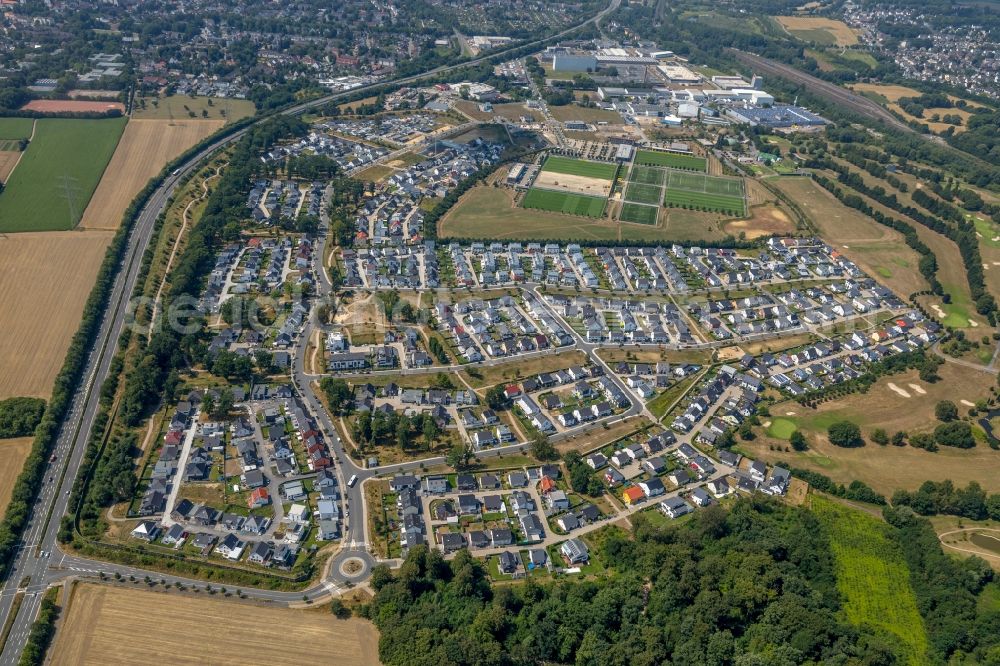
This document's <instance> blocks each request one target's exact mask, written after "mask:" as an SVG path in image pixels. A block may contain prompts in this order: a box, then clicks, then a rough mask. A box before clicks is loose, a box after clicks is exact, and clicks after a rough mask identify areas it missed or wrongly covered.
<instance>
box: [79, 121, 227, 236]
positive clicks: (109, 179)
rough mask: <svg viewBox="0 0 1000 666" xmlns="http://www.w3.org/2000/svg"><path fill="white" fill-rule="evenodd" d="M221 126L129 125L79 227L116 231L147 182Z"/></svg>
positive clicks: (198, 123)
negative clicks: (126, 210) (133, 200)
mask: <svg viewBox="0 0 1000 666" xmlns="http://www.w3.org/2000/svg"><path fill="white" fill-rule="evenodd" d="M224 124H225V121H223V120H174V121H170V120H132V121H129V124H128V125H126V126H125V132H124V134H122V138H121V140H119V141H118V147H117V148H116V149H115V154H114V155H113V156H112V157H111V161H110V162H109V163H108V168H107V169H105V170H104V176H103V177H102V178H101V183H100V184H99V185H98V186H97V190H96V191H95V192H94V196H93V197H92V198H91V200H90V204H89V205H88V206H87V210H86V211H85V212H84V214H83V219H82V220H80V226H81V227H83V228H85V229H117V228H118V225H119V224H121V221H122V216H123V215H124V214H125V209H126V208H128V205H129V204H130V203H132V199H134V198H135V195H136V194H138V193H139V191H140V190H141V189H142V188H144V187H145V186H146V183H147V182H149V179H150V178H152V177H153V176H155V175H156V174H158V173H159V172H160V169H162V168H163V166H164V165H165V164H167V163H168V162H169V161H170V160H172V159H174V158H175V157H177V156H178V155H180V154H181V153H183V152H184V151H185V150H187V149H188V148H190V147H191V146H193V145H194V144H196V143H198V142H199V141H201V140H202V139H204V138H205V137H206V136H208V135H209V134H211V133H212V132H214V131H216V130H217V129H219V128H220V127H222V126H223V125H224Z"/></svg>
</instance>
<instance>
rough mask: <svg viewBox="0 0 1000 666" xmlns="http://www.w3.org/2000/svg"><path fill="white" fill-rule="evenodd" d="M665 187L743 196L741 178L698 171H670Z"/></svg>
mask: <svg viewBox="0 0 1000 666" xmlns="http://www.w3.org/2000/svg"><path fill="white" fill-rule="evenodd" d="M667 187H671V188H674V189H680V190H689V191H691V192H704V193H706V194H725V195H729V196H739V197H742V196H743V180H742V179H740V178H723V177H721V176H708V175H706V174H700V173H684V172H681V171H671V172H670V178H669V179H667Z"/></svg>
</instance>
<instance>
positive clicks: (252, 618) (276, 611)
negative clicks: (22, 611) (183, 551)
mask: <svg viewBox="0 0 1000 666" xmlns="http://www.w3.org/2000/svg"><path fill="white" fill-rule="evenodd" d="M324 610H325V609H317V610H289V609H283V608H266V607H258V606H253V605H249V604H244V603H237V602H234V601H230V600H226V599H220V598H215V597H208V596H205V597H192V596H182V595H180V594H176V593H165V592H148V591H145V590H137V589H122V588H116V587H106V586H101V585H80V586H78V587H77V588H76V589H75V590H74V591H73V595H72V598H71V600H70V604H69V609H68V611H67V612H64V614H63V619H62V622H63V624H62V626H61V627H60V629H59V631H58V633H57V634H56V638H55V642H54V643H53V645H52V648H51V650H50V652H51V655H52V659H51V662H50V663H51V664H52V665H53V666H62V665H64V664H65V665H69V664H73V665H74V666H75V665H77V664H100V665H101V666H109V665H111V664H156V663H162V664H174V665H177V664H191V665H192V666H194V665H199V666H200V665H201V664H213V665H219V664H234V665H239V666H245V665H246V664H270V665H272V666H281V665H282V664H288V665H289V666H300V664H311V663H329V664H338V665H340V666H376V665H377V664H378V663H379V660H378V631H377V630H376V629H375V627H374V626H373V625H372V624H371V623H369V622H368V621H366V620H361V619H356V618H352V619H349V620H338V619H336V618H335V617H333V615H331V614H330V613H328V612H324Z"/></svg>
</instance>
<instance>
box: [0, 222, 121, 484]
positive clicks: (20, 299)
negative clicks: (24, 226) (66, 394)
mask: <svg viewBox="0 0 1000 666" xmlns="http://www.w3.org/2000/svg"><path fill="white" fill-rule="evenodd" d="M111 237H112V232H110V231H97V230H89V231H43V232H31V233H20V234H5V235H3V236H2V237H0V312H2V313H3V316H2V318H0V340H2V341H3V342H2V344H0V399H4V398H9V397H12V396H37V397H40V398H46V399H47V398H48V397H49V394H50V393H51V391H52V382H53V380H55V376H56V374H57V373H58V372H59V368H60V367H62V363H63V359H64V357H65V355H66V348H67V347H68V346H69V342H70V340H71V339H72V338H73V334H74V333H76V330H77V328H78V327H79V326H80V317H81V316H82V314H83V305H84V301H86V300H87V296H88V295H89V294H90V290H91V288H92V287H93V285H94V279H95V278H96V277H97V271H98V269H99V268H100V265H101V261H102V259H103V258H104V250H105V248H107V245H108V243H109V242H110V241H111ZM18 469H20V467H18Z"/></svg>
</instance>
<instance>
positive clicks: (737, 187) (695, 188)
mask: <svg viewBox="0 0 1000 666" xmlns="http://www.w3.org/2000/svg"><path fill="white" fill-rule="evenodd" d="M663 202H664V204H665V205H667V206H675V207H678V206H680V207H683V206H687V207H689V208H694V209H696V210H708V211H718V212H722V213H729V214H732V215H744V214H746V207H745V202H744V199H743V180H742V179H740V178H722V177H719V176H708V175H705V174H701V173H685V172H682V171H671V172H670V174H669V177H668V178H667V193H666V196H665V197H664V200H663Z"/></svg>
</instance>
